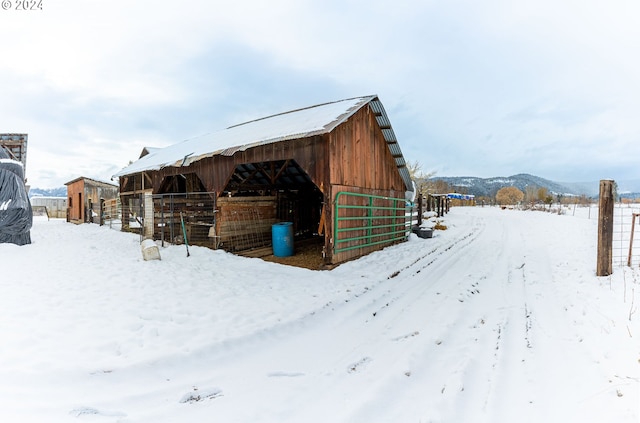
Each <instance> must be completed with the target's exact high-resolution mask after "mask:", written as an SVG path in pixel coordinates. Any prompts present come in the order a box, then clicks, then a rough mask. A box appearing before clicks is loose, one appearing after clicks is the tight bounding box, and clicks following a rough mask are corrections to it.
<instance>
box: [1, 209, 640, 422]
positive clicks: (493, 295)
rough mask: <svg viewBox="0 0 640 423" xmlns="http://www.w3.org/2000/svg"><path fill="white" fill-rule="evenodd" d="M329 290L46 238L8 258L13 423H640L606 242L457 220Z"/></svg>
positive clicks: (633, 290)
mask: <svg viewBox="0 0 640 423" xmlns="http://www.w3.org/2000/svg"><path fill="white" fill-rule="evenodd" d="M443 223H444V224H446V225H447V226H448V229H447V230H445V231H436V232H435V235H434V238H432V239H419V238H416V237H414V236H412V237H411V239H410V241H409V242H406V243H403V244H400V245H397V246H393V247H390V248H386V249H385V250H383V251H380V252H377V253H374V254H371V255H369V256H367V257H364V258H361V259H359V260H356V261H353V262H350V263H346V264H344V265H342V266H339V267H338V268H336V269H334V270H332V271H310V270H306V269H298V268H293V267H288V266H282V265H278V264H274V263H268V262H264V261H262V260H260V259H252V258H242V257H237V256H234V255H231V254H227V253H224V252H222V251H211V250H208V249H205V248H197V247H191V248H190V252H191V256H190V257H186V252H185V248H184V246H172V247H168V248H162V249H161V250H160V253H161V256H162V260H161V261H143V260H142V254H141V252H140V240H139V237H138V236H135V235H132V234H126V233H120V232H117V231H113V230H109V229H107V228H104V227H103V228H101V227H99V226H96V225H81V226H75V225H72V224H68V223H66V222H64V221H60V220H52V221H47V220H46V219H44V220H42V219H40V220H36V222H35V223H34V228H33V229H32V232H31V237H32V240H33V244H31V245H27V246H22V247H18V246H15V245H10V244H0V260H1V262H0V340H1V343H0V421H3V422H75V421H82V422H154V423H157V422H204V421H220V422H515V421H518V422H638V421H639V420H640V311H638V308H639V306H640V283H639V279H640V272H639V270H638V269H637V268H634V269H631V268H622V267H616V269H615V273H614V274H613V275H612V276H611V277H604V278H597V277H596V276H595V263H596V260H595V258H596V250H595V245H596V238H597V235H596V234H597V231H596V230H597V228H596V225H597V222H596V220H595V219H587V218H586V217H584V216H580V213H576V216H572V215H565V216H559V215H555V214H548V213H542V212H523V211H517V210H500V209H498V208H489V207H486V208H481V207H477V208H471V207H469V208H454V209H452V211H451V213H449V214H448V215H447V216H446V217H445V218H444V222H443Z"/></svg>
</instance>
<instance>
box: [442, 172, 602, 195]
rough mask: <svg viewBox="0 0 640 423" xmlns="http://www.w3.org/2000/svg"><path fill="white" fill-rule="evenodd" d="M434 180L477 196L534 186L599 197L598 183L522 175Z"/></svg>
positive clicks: (557, 191)
mask: <svg viewBox="0 0 640 423" xmlns="http://www.w3.org/2000/svg"><path fill="white" fill-rule="evenodd" d="M433 179H434V180H436V181H437V180H441V181H444V182H446V183H448V184H449V185H451V187H452V188H454V189H456V190H459V191H462V192H466V193H468V194H473V195H475V196H478V197H480V196H488V197H493V196H495V194H496V192H498V190H499V189H501V188H504V187H508V186H515V187H516V188H518V189H519V190H521V191H524V190H525V189H526V188H527V187H530V186H533V187H536V188H546V189H547V190H548V191H549V192H551V193H554V194H570V195H581V194H585V195H589V196H591V195H594V193H595V195H597V193H598V186H599V185H598V182H593V183H585V184H575V185H574V184H564V183H561V182H554V181H550V180H548V179H544V178H541V177H539V176H534V175H529V174H526V173H521V174H518V175H513V176H508V177H493V178H477V177H473V176H462V177H457V176H456V177H435V178H433Z"/></svg>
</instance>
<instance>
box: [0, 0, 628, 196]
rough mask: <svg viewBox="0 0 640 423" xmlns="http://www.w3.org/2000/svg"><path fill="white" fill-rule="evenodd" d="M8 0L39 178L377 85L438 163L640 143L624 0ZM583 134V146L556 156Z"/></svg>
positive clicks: (21, 113)
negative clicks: (27, 4)
mask: <svg viewBox="0 0 640 423" xmlns="http://www.w3.org/2000/svg"><path fill="white" fill-rule="evenodd" d="M1 12H2V13H0V37H2V39H3V40H11V41H10V42H6V43H3V46H2V53H3V58H4V60H3V61H1V62H0V78H2V81H3V85H4V86H5V87H6V88H5V98H6V99H8V101H7V100H5V101H4V102H3V104H0V116H2V118H3V119H2V120H3V121H2V125H3V127H0V131H4V132H10V131H15V132H18V131H22V132H28V133H30V134H31V135H30V140H32V142H31V144H30V149H29V160H30V162H31V160H33V162H32V163H33V164H34V165H33V166H28V172H29V173H30V178H31V179H32V182H33V183H34V184H36V185H37V184H40V185H42V186H50V185H52V184H54V185H57V184H59V183H60V178H53V177H51V175H52V174H60V173H63V172H67V173H74V172H78V173H81V172H84V171H89V170H91V169H107V168H109V167H110V164H111V166H116V167H117V166H121V165H123V164H126V162H127V161H128V160H130V159H132V158H135V156H136V155H137V154H138V153H139V150H140V149H141V147H142V146H144V145H166V144H168V143H171V142H175V141H179V140H180V139H184V138H188V137H192V136H195V135H199V134H201V133H204V132H209V131H214V130H218V129H221V128H223V127H225V126H228V125H230V124H235V123H239V122H241V121H242V120H245V119H246V120H248V119H253V118H257V117H261V116H264V115H268V114H272V113H278V112H282V111H285V110H289V109H293V108H296V107H302V106H306V105H311V104H315V103H319V102H323V101H330V100H337V99H341V98H346V97H351V96H357V95H366V94H374V93H375V94H379V95H380V97H381V100H382V101H383V103H384V104H385V107H386V108H387V111H388V113H389V115H390V118H391V120H392V123H393V125H394V129H395V131H396V133H397V135H398V137H399V139H400V143H401V146H402V149H403V151H404V153H405V156H407V157H406V158H407V159H410V160H419V161H420V162H421V163H422V165H423V168H424V170H425V171H428V170H430V169H434V170H438V172H439V173H440V174H441V175H444V174H445V173H446V174H450V175H453V174H466V175H477V176H494V175H495V174H503V175H505V174H507V173H509V172H510V171H511V170H514V171H515V172H514V173H517V172H519V170H518V169H521V170H525V169H522V164H523V163H526V164H527V165H528V166H531V168H530V169H526V171H530V172H533V173H536V172H538V173H541V172H548V173H547V174H541V175H540V176H544V177H549V178H557V179H559V178H562V179H565V180H571V179H572V178H571V175H572V172H573V173H574V174H578V173H584V174H585V175H593V176H591V177H592V178H593V179H598V174H599V170H598V169H600V168H603V169H604V168H605V167H606V168H607V169H611V168H612V167H613V168H615V166H616V165H617V164H618V163H621V164H625V163H627V162H628V159H627V158H628V157H637V156H639V155H640V146H639V145H638V143H637V139H638V135H640V128H639V126H640V125H639V124H638V123H637V118H636V116H637V115H638V114H639V113H640V100H639V98H640V96H638V92H640V79H639V78H638V76H637V75H640V57H639V56H638V55H637V51H640V45H639V44H640V27H639V26H638V25H637V24H636V22H635V18H636V17H637V16H638V15H639V12H640V6H639V5H638V4H637V3H636V2H634V1H630V0H629V1H627V0H614V1H611V2H607V3H602V2H598V1H580V2H578V1H572V0H567V1H563V2H553V1H550V0H539V1H523V2H511V1H506V0H489V1H487V2H474V1H464V0H463V1H456V0H454V1H451V2H435V1H407V2H396V3H393V4H390V3H389V2H386V1H364V0H348V1H327V2H320V3H319V2H311V1H293V0H274V1H271V2H266V3H265V2H261V1H257V0H256V1H235V2H230V1H229V2H206V1H203V0H194V1H192V2H189V3H178V2H173V3H169V2H163V3H162V4H158V3H157V2H152V1H150V0H140V1H137V2H124V1H122V0H114V1H110V2H87V1H80V0H57V1H55V2H53V1H50V2H46V1H45V2H44V8H43V10H42V11H25V12H22V13H18V11H15V10H9V11H1ZM602 143H606V145H612V146H615V147H616V149H608V150H607V151H606V154H605V151H604V150H603V149H602V148H600V146H601V145H602ZM104 145H109V146H110V148H106V147H104ZM543 147H544V148H543ZM580 148H582V149H583V150H584V149H589V152H588V153H585V154H582V156H583V159H584V160H583V164H580V165H576V166H573V165H571V163H570V161H569V160H564V159H560V158H561V157H570V156H571V155H574V154H575V153H576V149H578V150H579V149H580ZM545 149H546V151H545ZM617 149H620V150H622V151H620V152H618V153H616V150H617ZM56 151H60V153H59V154H58V155H56ZM68 152H72V153H73V154H74V155H75V156H74V157H75V158H74V161H73V162H71V163H70V162H69V159H68V157H67V156H65V154H67V155H68ZM487 152H490V153H491V154H489V153H487ZM479 156H481V157H482V160H479V159H478V157H479ZM618 156H619V157H618ZM555 158H557V159H555ZM604 159H606V161H607V163H602V164H601V162H602V161H603V160H604ZM554 160H556V162H557V163H558V164H561V166H553V163H554ZM123 162H124V163H123ZM537 162H539V163H541V166H540V167H539V168H538V167H537V166H536V163H537ZM87 163H94V164H95V166H91V165H88V164H87ZM543 164H544V166H542V165H543ZM52 167H54V168H55V169H56V171H52V170H51V168H52ZM76 167H77V169H76ZM583 168H588V169H589V170H590V173H587V172H583ZM620 168H621V171H620V173H621V174H623V173H624V174H628V173H630V172H631V170H629V169H630V168H627V169H622V165H620ZM58 169H63V170H58ZM32 172H33V173H32ZM103 172H106V170H104V171H103ZM625 172H626V173H625ZM40 174H41V175H42V177H40V176H39V175H40ZM610 174H611V173H610ZM76 176H77V175H76ZM86 176H91V175H86Z"/></svg>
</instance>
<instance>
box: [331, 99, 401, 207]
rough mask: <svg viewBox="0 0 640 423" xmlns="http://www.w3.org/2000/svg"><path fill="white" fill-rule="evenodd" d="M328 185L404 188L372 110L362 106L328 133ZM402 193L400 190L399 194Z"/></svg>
mask: <svg viewBox="0 0 640 423" xmlns="http://www.w3.org/2000/svg"><path fill="white" fill-rule="evenodd" d="M329 145H330V153H329V167H330V181H331V184H332V185H345V186H354V187H362V188H371V189H391V190H401V191H402V192H403V193H404V191H405V187H404V182H403V181H402V178H401V177H400V173H399V172H398V167H397V166H396V163H395V160H394V158H393V156H392V155H391V152H390V151H389V147H388V146H387V143H386V142H385V140H384V135H383V134H382V131H381V130H380V128H379V126H378V125H377V122H376V119H375V116H374V114H373V112H372V111H371V110H370V109H369V108H368V107H363V108H362V109H360V110H359V111H358V112H357V113H355V114H354V115H353V116H352V117H351V119H349V120H348V121H347V122H345V123H343V124H342V125H340V126H339V127H338V128H336V129H335V130H334V131H333V132H331V134H329ZM403 195H404V194H403Z"/></svg>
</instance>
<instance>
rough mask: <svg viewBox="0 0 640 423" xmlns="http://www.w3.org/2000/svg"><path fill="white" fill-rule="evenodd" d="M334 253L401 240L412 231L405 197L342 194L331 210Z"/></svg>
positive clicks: (344, 192)
mask: <svg viewBox="0 0 640 423" xmlns="http://www.w3.org/2000/svg"><path fill="white" fill-rule="evenodd" d="M333 227H334V244H333V248H334V253H340V252H343V251H349V250H355V249H358V248H363V247H370V246H374V245H379V244H390V243H392V242H396V241H403V240H405V239H406V238H407V236H408V234H409V231H410V229H411V207H408V206H407V205H406V200H405V199H404V198H392V197H384V196H379V195H371V194H359V193H354V192H346V191H341V192H339V193H338V194H337V195H336V201H335V211H334V226H333Z"/></svg>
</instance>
